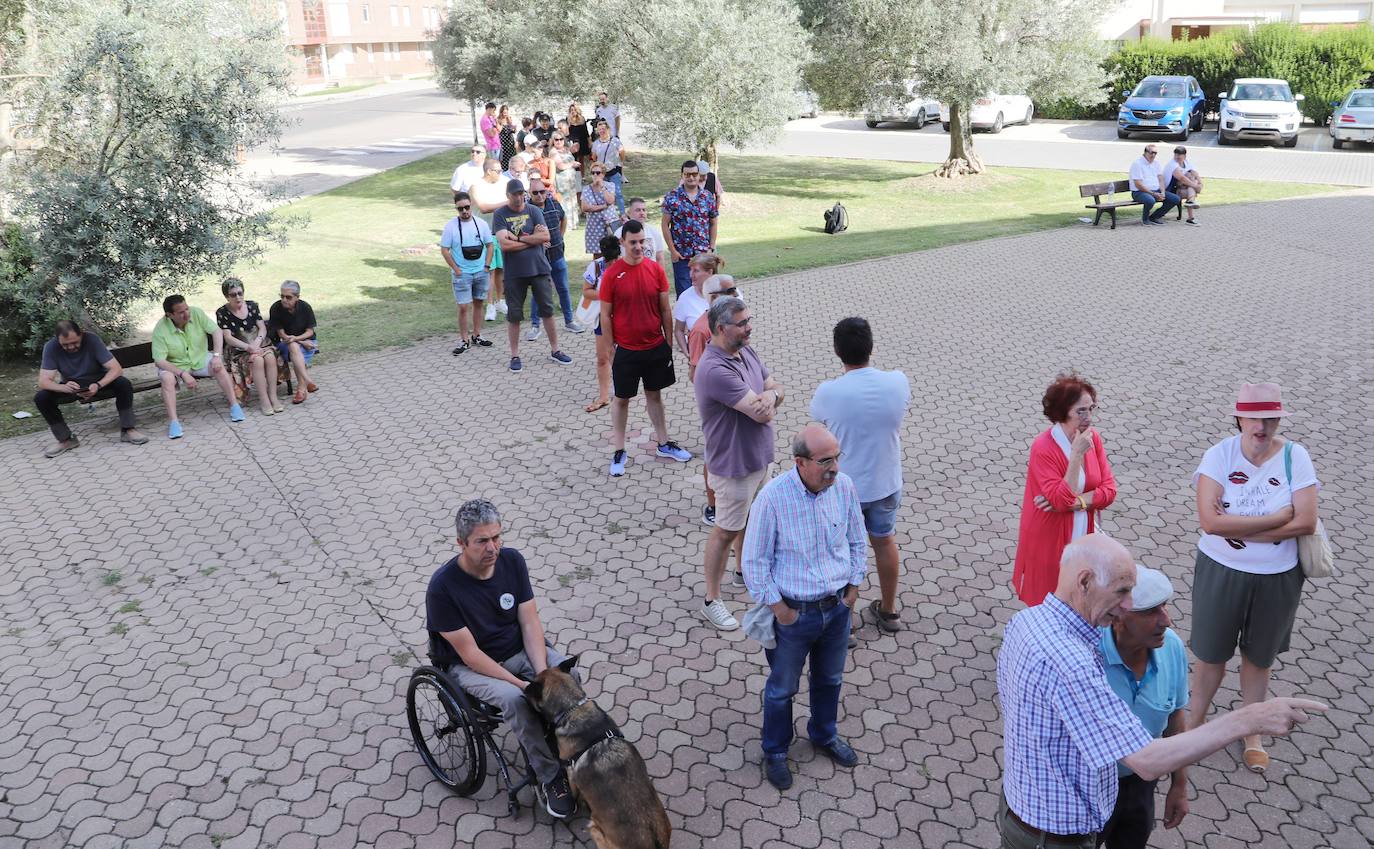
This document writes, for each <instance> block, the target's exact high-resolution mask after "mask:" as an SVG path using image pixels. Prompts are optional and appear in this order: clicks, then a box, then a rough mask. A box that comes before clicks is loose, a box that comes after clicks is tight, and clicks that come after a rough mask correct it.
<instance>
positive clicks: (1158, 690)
mask: <svg viewBox="0 0 1374 849" xmlns="http://www.w3.org/2000/svg"><path fill="white" fill-rule="evenodd" d="M1098 632H1099V633H1100V634H1101V639H1100V640H1099V641H1098V650H1099V651H1100V652H1102V665H1103V666H1104V667H1106V671H1107V683H1108V684H1110V685H1111V688H1112V692H1114V693H1116V695H1117V696H1118V697H1119V698H1120V699H1121V700H1122V701H1123V702H1125V703H1126V707H1128V708H1130V709H1131V713H1133V714H1135V715H1136V718H1137V719H1139V720H1140V724H1141V725H1143V726H1145V730H1146V731H1148V732H1150V736H1151V737H1154V738H1156V739H1158V738H1159V737H1161V736H1163V734H1164V728H1165V726H1167V725H1168V724H1169V715H1170V714H1172V713H1173V712H1174V711H1176V710H1182V709H1184V708H1186V707H1187V706H1188V652H1187V650H1186V649H1184V647H1183V640H1182V639H1180V638H1179V636H1178V634H1175V633H1174V629H1173V628H1168V629H1166V630H1165V631H1164V645H1162V646H1160V647H1159V648H1157V649H1151V650H1150V660H1149V663H1148V664H1146V666H1145V677H1143V678H1141V679H1140V680H1138V681H1137V680H1136V677H1135V673H1134V672H1132V671H1131V669H1130V667H1128V666H1127V665H1126V664H1125V663H1124V662H1123V661H1122V660H1121V654H1120V652H1118V651H1117V650H1116V639H1115V638H1114V637H1113V636H1112V629H1111V628H1099V629H1098ZM1116 768H1117V774H1118V775H1122V776H1126V775H1130V774H1131V771H1130V769H1128V768H1127V767H1126V765H1125V764H1123V763H1118V764H1117V765H1116Z"/></svg>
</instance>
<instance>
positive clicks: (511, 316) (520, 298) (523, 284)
mask: <svg viewBox="0 0 1374 849" xmlns="http://www.w3.org/2000/svg"><path fill="white" fill-rule="evenodd" d="M505 287H506V321H508V322H510V323H511V324H519V323H520V318H521V316H523V315H524V314H525V295H526V294H527V293H528V292H529V290H531V289H533V290H534V303H535V306H537V307H538V308H539V317H540V318H553V278H552V277H550V276H549V275H547V274H540V275H539V276H537V277H509V276H508V277H506V282H505Z"/></svg>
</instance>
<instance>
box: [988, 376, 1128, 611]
mask: <svg viewBox="0 0 1374 849" xmlns="http://www.w3.org/2000/svg"><path fill="white" fill-rule="evenodd" d="M1040 404H1041V406H1042V408H1043V409H1044V411H1045V418H1047V419H1049V420H1050V421H1052V422H1054V425H1053V426H1052V427H1050V429H1049V430H1047V431H1045V432H1044V433H1042V434H1040V435H1039V436H1038V437H1036V439H1035V441H1034V442H1032V443H1031V450H1030V462H1029V463H1028V464H1027V466H1026V493H1025V496H1024V497H1023V499H1022V502H1021V533H1020V535H1019V538H1018V540H1017V543H1016V567H1015V569H1014V570H1013V571H1012V578H1011V585H1012V587H1013V588H1014V589H1015V590H1016V594H1017V595H1018V596H1020V598H1021V600H1022V601H1023V602H1025V603H1026V604H1027V605H1030V606H1034V605H1037V604H1039V603H1040V602H1042V601H1044V600H1045V596H1046V595H1047V594H1049V593H1050V592H1052V591H1053V590H1054V587H1055V584H1057V583H1058V581H1059V556H1060V555H1061V554H1063V552H1064V546H1066V545H1068V544H1069V543H1070V542H1072V541H1073V540H1076V539H1078V538H1079V537H1081V536H1084V535H1085V534H1090V533H1092V532H1093V531H1094V530H1096V526H1097V522H1096V521H1095V519H1096V514H1097V511H1099V510H1102V509H1103V508H1105V507H1106V506H1107V505H1109V504H1111V503H1112V501H1114V500H1115V499H1116V478H1114V477H1112V467H1111V464H1109V463H1108V462H1107V451H1106V449H1104V448H1103V447H1102V437H1100V436H1098V434H1097V431H1096V430H1094V429H1093V427H1092V420H1093V416H1094V414H1096V413H1097V390H1096V389H1094V388H1093V386H1092V384H1091V383H1088V382H1087V381H1086V380H1083V379H1081V378H1079V377H1076V376H1072V375H1070V376H1064V375H1060V376H1059V377H1058V378H1057V379H1056V380H1055V381H1054V383H1051V384H1050V387H1049V388H1048V389H1046V390H1045V397H1044V398H1042V399H1041V401H1040Z"/></svg>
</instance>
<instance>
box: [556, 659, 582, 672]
mask: <svg viewBox="0 0 1374 849" xmlns="http://www.w3.org/2000/svg"><path fill="white" fill-rule="evenodd" d="M577 658H578V655H573V656H572V657H570V658H568V659H567V660H565V661H563V662H562V663H560V664H558V668H559V669H561V670H563V671H564V672H567V673H571V672H572V671H573V667H574V666H576V665H577Z"/></svg>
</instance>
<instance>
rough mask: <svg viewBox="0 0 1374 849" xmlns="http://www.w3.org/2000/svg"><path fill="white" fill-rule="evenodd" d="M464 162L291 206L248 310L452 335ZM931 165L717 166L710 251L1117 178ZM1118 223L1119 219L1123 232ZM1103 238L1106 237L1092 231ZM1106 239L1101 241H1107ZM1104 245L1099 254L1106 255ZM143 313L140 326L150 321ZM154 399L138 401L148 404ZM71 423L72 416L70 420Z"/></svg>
mask: <svg viewBox="0 0 1374 849" xmlns="http://www.w3.org/2000/svg"><path fill="white" fill-rule="evenodd" d="M462 159H463V155H462V153H461V151H457V150H455V151H450V152H447V153H442V154H438V155H436V156H432V157H429V158H428V159H423V160H420V161H418V162H413V163H411V164H409V165H405V166H402V167H400V168H396V169H393V170H391V171H387V172H386V173H383V174H377V175H374V176H372V177H367V178H365V179H362V180H358V181H356V182H354V183H350V184H348V185H346V186H343V187H341V188H338V189H334V190H333V191H330V192H326V193H324V194H321V195H316V196H314V197H311V198H307V199H305V200H302V201H300V202H298V203H296V204H293V205H292V206H291V207H290V208H289V209H288V210H286V212H288V213H289V214H293V215H304V216H308V223H307V224H305V225H304V226H303V227H301V228H299V229H297V230H295V231H294V232H293V233H292V234H291V240H290V244H289V245H288V246H286V247H284V248H280V249H277V250H273V251H271V252H269V253H268V254H267V255H266V256H265V257H264V258H263V259H262V261H260V262H259V263H257V264H256V265H254V266H252V267H245V268H241V269H239V270H238V275H239V276H240V277H242V278H243V280H244V281H245V283H246V284H247V289H248V297H249V298H252V299H254V300H257V301H258V302H259V303H261V304H262V307H263V310H264V312H265V311H266V309H267V307H268V305H269V304H270V303H271V302H272V301H274V300H275V299H276V292H277V285H278V284H279V283H280V282H281V281H282V280H283V279H286V278H291V279H294V280H298V281H300V283H301V287H302V297H303V298H304V299H305V300H307V301H309V302H310V304H311V305H312V306H313V307H314V309H315V313H316V316H317V318H318V319H319V321H320V325H321V336H322V338H323V339H324V340H325V351H324V353H322V354H321V355H320V359H321V360H333V359H335V358H336V357H341V356H347V355H349V354H354V353H358V352H362V351H370V350H375V349H378V348H385V347H389V346H393V345H405V344H408V343H410V342H412V341H414V340H418V339H423V338H425V337H427V336H431V335H433V334H436V333H449V332H453V330H454V324H455V319H454V310H453V294H452V288H451V286H450V284H449V273H448V268H447V266H445V265H444V262H443V259H442V258H441V257H440V256H439V252H438V248H437V247H436V243H437V242H438V239H439V235H440V233H441V231H442V230H443V226H444V223H445V222H446V221H447V220H448V219H449V218H450V217H451V216H452V215H453V206H452V198H451V195H450V192H449V189H448V180H449V176H450V174H451V173H452V171H453V168H454V167H456V166H457V165H458V163H459V162H460V161H461V160H462ZM681 161H682V157H681V156H680V155H674V154H645V155H639V156H635V157H634V158H633V160H632V161H631V163H630V167H629V173H630V176H631V179H632V181H633V182H632V183H631V184H630V185H628V186H626V187H625V191H626V195H627V197H631V196H635V195H642V196H644V197H647V198H650V199H651V204H650V209H651V210H652V212H651V215H652V216H653V218H654V219H655V225H656V224H657V214H656V209H657V200H658V199H659V198H661V197H662V196H663V194H664V193H665V192H666V191H667V190H668V189H670V188H672V187H673V186H674V185H676V183H677V168H678V166H679V165H680V164H681ZM933 167H934V166H933V165H929V164H919V163H904V162H901V163H899V162H863V161H853V160H840V159H819V158H801V157H781V156H739V157H730V158H728V159H727V160H726V161H725V162H724V168H723V181H724V184H725V189H726V197H725V207H724V214H723V216H722V219H721V225H720V243H719V250H720V252H721V253H722V254H723V255H724V256H725V258H726V260H727V267H728V270H729V271H730V272H731V273H732V274H734V275H735V276H736V277H739V278H742V279H743V278H758V277H763V276H767V275H771V274H777V273H779V272H784V271H791V270H796V269H803V268H815V267H817V266H824V265H834V264H837V263H844V262H852V261H854V260H860V259H867V258H871V257H877V256H885V255H889V254H894V253H901V252H904V251H917V250H924V249H926V248H934V247H939V246H941V245H949V244H954V243H958V242H970V241H974V240H977V239H986V238H990V237H994V236H1008V235H1015V234H1018V233H1028V232H1032V231H1037V230H1046V229H1050V228H1054V227H1066V226H1070V225H1074V224H1076V222H1077V220H1078V217H1079V216H1080V215H1084V214H1086V212H1087V210H1084V209H1083V206H1082V201H1081V200H1080V199H1079V198H1078V197H1077V194H1078V192H1077V186H1078V185H1079V184H1082V183H1088V182H1096V181H1099V180H1105V179H1115V178H1119V177H1120V176H1121V175H1120V174H1102V173H1096V172H1085V171H1045V170H1034V169H1016V168H999V169H994V170H993V171H991V172H990V173H988V174H984V175H980V176H978V177H975V178H966V179H964V180H962V181H946V180H940V179H937V178H934V177H931V176H928V175H929V172H930V171H931V170H932V169H933ZM1334 188H1335V187H1331V186H1319V185H1304V184H1298V183H1276V182H1247V181H1235V180H1219V179H1209V180H1208V181H1207V193H1206V195H1205V200H1206V203H1207V205H1208V206H1213V205H1216V204H1221V203H1241V202H1251V201H1262V200H1272V199H1276V198H1283V197H1291V196H1295V195H1305V194H1313V193H1317V192H1324V191H1331V190H1334ZM837 200H838V201H841V202H843V203H844V205H845V207H846V208H847V209H848V210H849V217H850V229H849V231H848V232H846V233H844V234H842V235H839V236H828V235H826V234H825V233H824V232H823V231H822V229H821V227H822V213H823V212H824V210H826V209H828V208H829V207H830V205H831V204H833V203H834V202H835V201H837ZM1131 215H1132V213H1131V211H1130V210H1127V211H1126V212H1125V215H1124V216H1123V218H1124V220H1125V221H1127V222H1129V221H1131V220H1132V219H1131ZM1104 228H1105V225H1104ZM1103 238H1104V240H1105V239H1108V238H1109V237H1108V236H1107V235H1106V234H1103ZM568 244H569V251H568V262H569V266H570V272H569V278H570V283H571V284H572V285H573V289H574V295H575V296H576V293H577V291H578V290H579V289H580V284H581V276H582V270H583V269H584V268H585V267H586V263H587V261H588V257H587V255H586V254H585V252H584V251H583V249H582V248H583V234H582V231H581V230H576V231H570V232H569V234H568ZM1106 245H1107V242H1106V241H1104V249H1105V246H1106ZM186 294H187V296H188V298H189V299H190V301H191V302H192V303H193V304H194V305H196V306H199V307H201V308H203V309H204V310H205V311H206V312H207V313H213V311H214V309H215V308H216V307H218V306H219V305H220V304H221V303H223V298H222V297H221V296H220V293H219V285H218V283H217V282H216V281H206V283H205V284H204V285H203V286H202V287H201V288H200V290H199V291H195V292H187V293H186ZM155 317H156V316H155V314H154V312H150V313H149V314H148V317H147V321H146V322H144V323H145V324H146V325H148V326H151V322H152V320H153V319H154V318H155ZM35 369H36V365H34V364H27V363H25V364H10V365H7V366H4V367H3V368H0V411H3V417H2V418H0V437H2V436H11V435H14V434H18V433H25V432H29V431H32V430H36V429H39V428H41V427H42V426H43V423H42V420H41V419H40V418H37V417H35V418H33V419H24V420H16V419H13V418H11V416H10V414H11V413H13V412H14V411H16V410H20V409H29V410H30V411H32V407H31V402H32V392H33V384H34V379H35V373H36V372H35ZM153 395H155V393H150V392H149V393H143V396H144V397H143V398H141V399H140V400H141V401H143V402H144V403H148V402H149V401H151V402H152V403H156V398H153V397H151V396H153ZM73 418H74V417H73Z"/></svg>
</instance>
